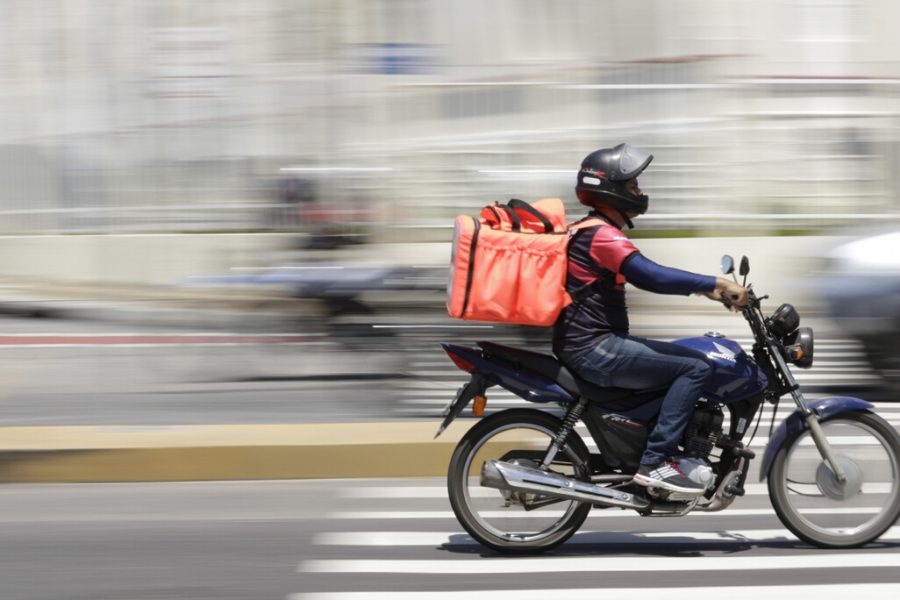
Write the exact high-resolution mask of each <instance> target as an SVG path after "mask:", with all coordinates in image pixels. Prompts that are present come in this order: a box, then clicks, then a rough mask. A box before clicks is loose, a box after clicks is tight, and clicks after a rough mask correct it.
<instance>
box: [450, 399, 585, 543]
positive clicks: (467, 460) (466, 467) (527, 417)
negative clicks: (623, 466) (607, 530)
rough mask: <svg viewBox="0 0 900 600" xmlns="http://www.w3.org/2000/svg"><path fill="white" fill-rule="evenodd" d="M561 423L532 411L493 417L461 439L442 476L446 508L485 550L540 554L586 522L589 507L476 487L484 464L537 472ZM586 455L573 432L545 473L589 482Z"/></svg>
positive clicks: (582, 445) (501, 413) (549, 416)
mask: <svg viewBox="0 0 900 600" xmlns="http://www.w3.org/2000/svg"><path fill="white" fill-rule="evenodd" d="M562 426H563V423H562V421H560V420H559V419H558V418H556V417H554V416H553V415H550V414H547V413H544V412H541V411H538V410H532V409H513V410H505V411H503V412H499V413H495V414H493V415H491V416H490V417H487V418H486V419H484V420H482V421H481V422H480V423H478V424H477V425H476V426H475V427H473V428H472V429H470V430H469V432H468V433H466V435H464V436H463V438H462V439H461V440H460V442H459V445H457V447H456V450H455V451H454V452H453V458H452V459H451V460H450V470H449V473H448V475H447V487H448V489H449V493H450V504H451V506H452V507H453V512H454V513H455V514H456V518H457V519H458V520H459V522H460V524H461V525H462V526H463V527H464V528H465V530H466V531H468V532H469V534H470V535H471V536H472V537H473V538H474V539H476V540H478V541H479V542H481V543H482V544H484V545H485V546H487V547H488V548H491V549H492V550H496V551H498V552H504V553H507V554H535V553H538V552H545V551H547V550H550V549H551V548H555V547H556V546H558V545H560V544H562V543H563V542H565V541H566V540H567V539H569V538H570V537H571V536H572V535H573V534H574V533H575V532H576V531H578V528H579V527H581V525H582V523H584V520H585V519H586V518H587V515H588V512H589V511H590V510H591V505H590V504H589V503H584V502H575V501H570V500H555V499H553V498H549V497H546V496H540V495H537V494H525V493H520V492H510V491H505V490H498V489H494V488H489V487H482V486H481V467H482V465H484V462H485V461H487V460H503V461H510V462H512V461H516V462H518V463H520V464H526V465H528V466H532V467H537V466H539V465H540V464H541V462H542V461H543V459H544V456H545V455H546V453H547V450H548V448H549V447H550V445H551V443H552V442H553V438H554V436H555V435H556V434H557V432H559V431H560V429H561V428H562ZM573 457H574V458H577V459H578V460H575V461H574V464H582V465H587V464H588V462H589V458H590V453H589V451H588V449H587V446H585V444H584V442H583V441H582V440H581V438H580V437H579V436H578V435H577V434H575V433H572V434H570V435H569V437H568V439H567V440H566V447H565V449H564V450H563V451H561V452H560V453H559V454H558V455H557V456H556V458H555V459H554V461H553V463H552V464H551V465H550V470H551V471H553V472H555V473H560V474H562V475H565V476H566V477H574V478H576V479H583V480H589V478H590V473H588V472H586V468H582V469H579V468H577V467H575V466H574V465H573Z"/></svg>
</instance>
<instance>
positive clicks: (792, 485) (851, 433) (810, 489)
mask: <svg viewBox="0 0 900 600" xmlns="http://www.w3.org/2000/svg"><path fill="white" fill-rule="evenodd" d="M821 425H822V430H823V431H824V432H825V436H826V438H827V439H828V442H829V444H831V447H832V449H833V450H834V452H835V454H836V455H837V460H838V462H839V463H840V465H841V468H842V469H843V470H844V474H845V475H846V476H847V481H846V482H844V483H841V482H839V481H838V480H837V478H836V477H835V476H834V473H833V471H832V470H831V467H830V466H829V465H828V463H827V462H826V461H824V459H823V458H822V457H821V456H820V454H819V450H818V448H816V445H815V442H814V441H813V439H812V436H811V435H810V432H809V430H808V429H803V430H801V431H798V432H796V433H794V434H792V435H790V436H789V437H788V439H787V440H785V443H784V444H783V445H782V446H781V448H779V450H778V453H777V454H776V455H775V460H774V462H773V463H772V469H771V472H770V473H769V497H770V498H771V500H772V506H773V507H774V508H775V513H776V514H777V515H778V518H779V519H781V522H782V523H783V524H784V526H785V527H787V528H788V529H789V530H790V531H791V532H793V533H794V535H796V536H797V537H798V538H800V539H801V540H803V541H805V542H808V543H810V544H812V545H814V546H819V547H821V548H853V547H857V546H862V545H864V544H867V543H869V542H871V541H873V540H875V539H877V538H878V537H879V536H880V535H881V534H883V533H884V532H885V531H887V529H888V528H889V527H890V526H891V525H893V524H894V522H895V521H896V520H897V517H898V516H900V436H898V435H897V432H896V431H895V430H894V428H893V427H891V426H890V425H889V424H888V423H887V422H885V420H884V419H882V418H881V417H879V416H877V415H875V414H873V413H870V412H868V411H860V412H855V411H853V412H845V413H841V414H839V415H836V416H835V417H834V418H832V419H829V420H827V421H823V422H822V423H821Z"/></svg>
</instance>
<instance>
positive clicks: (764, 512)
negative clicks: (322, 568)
mask: <svg viewBox="0 0 900 600" xmlns="http://www.w3.org/2000/svg"><path fill="white" fill-rule="evenodd" d="M881 511H882V509H881V508H880V507H875V506H865V507H858V508H856V507H854V508H843V509H806V510H802V511H801V512H802V513H804V514H810V515H813V514H822V515H868V514H878V513H880V512H881ZM480 514H481V516H482V517H483V518H485V519H502V518H509V517H511V516H514V517H515V518H517V519H534V518H549V517H561V516H563V511H552V510H540V511H535V512H516V513H514V514H511V513H510V512H509V511H485V512H482V513H480ZM768 515H773V516H774V515H775V511H774V510H772V509H771V508H735V509H731V508H730V509H728V510H723V511H721V512H690V513H688V514H687V515H685V516H686V517H706V518H710V517H718V516H729V517H751V516H752V517H756V516H768ZM626 517H637V518H644V517H639V515H638V514H637V513H635V512H633V511H631V510H627V509H622V510H616V509H598V510H592V511H591V512H590V513H588V519H597V518H626ZM326 518H327V519H348V520H350V519H359V520H376V521H377V520H382V519H383V520H395V519H411V520H414V519H456V515H454V514H453V511H449V510H435V511H399V512H398V511H359V512H352V511H344V512H340V511H339V512H333V513H329V514H328V515H326Z"/></svg>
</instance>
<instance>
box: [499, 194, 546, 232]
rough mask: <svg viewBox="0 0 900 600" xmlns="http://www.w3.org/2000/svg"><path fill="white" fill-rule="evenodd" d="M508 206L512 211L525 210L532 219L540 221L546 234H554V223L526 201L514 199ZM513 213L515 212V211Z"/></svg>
mask: <svg viewBox="0 0 900 600" xmlns="http://www.w3.org/2000/svg"><path fill="white" fill-rule="evenodd" d="M506 204H507V206H509V207H510V208H512V209H516V208H518V209H520V210H524V211H525V212H527V213H528V214H529V215H531V216H532V217H534V218H535V219H537V220H538V221H540V222H541V225H543V226H544V233H553V223H551V222H550V219H548V218H547V217H546V216H544V213H542V212H541V211H539V210H538V209H536V208H535V207H533V206H532V205H530V204H528V203H527V202H525V201H524V200H519V199H518V198H513V199H511V200H510V201H509V202H507V203H506ZM513 212H515V211H513Z"/></svg>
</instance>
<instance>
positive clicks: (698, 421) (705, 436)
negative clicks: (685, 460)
mask: <svg viewBox="0 0 900 600" xmlns="http://www.w3.org/2000/svg"><path fill="white" fill-rule="evenodd" d="M724 421H725V415H724V414H723V413H722V408H721V406H719V405H718V404H713V403H712V402H707V401H705V400H701V402H700V403H699V404H698V405H697V408H696V409H694V414H693V415H692V416H691V420H690V422H688V426H687V428H686V429H685V430H684V438H683V439H682V445H683V446H684V453H685V454H687V455H689V456H701V457H707V456H709V454H710V452H712V450H713V448H714V447H715V445H716V442H718V441H719V438H720V437H722V423H723V422H724Z"/></svg>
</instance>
